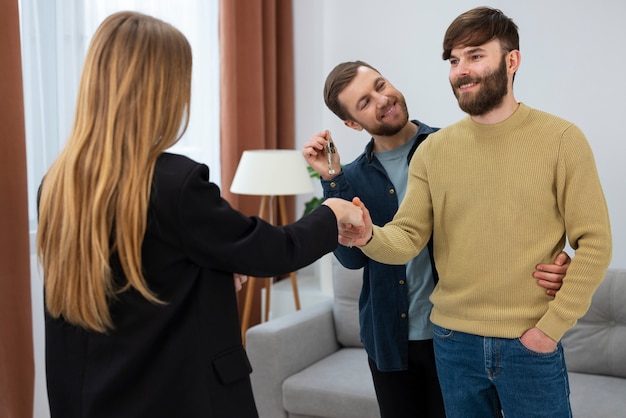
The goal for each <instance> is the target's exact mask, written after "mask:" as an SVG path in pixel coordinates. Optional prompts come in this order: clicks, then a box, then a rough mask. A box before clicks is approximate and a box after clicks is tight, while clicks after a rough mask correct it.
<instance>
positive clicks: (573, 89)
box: [294, 0, 626, 268]
mask: <svg viewBox="0 0 626 418" xmlns="http://www.w3.org/2000/svg"><path fill="white" fill-rule="evenodd" d="M385 3H386V4H382V3H381V2H380V1H378V0H321V1H306V0H294V19H295V20H294V27H295V28H296V30H295V57H296V63H295V70H296V74H295V79H296V147H297V148H298V149H301V148H302V145H303V144H304V142H306V140H307V139H308V138H309V137H310V136H311V135H312V134H313V133H315V132H319V131H321V130H323V129H330V130H331V132H332V134H333V139H334V140H335V142H336V143H337V146H338V148H339V151H340V154H341V156H342V161H344V162H349V161H351V160H352V159H354V158H355V157H356V156H357V155H358V154H360V153H361V151H362V150H363V147H364V146H365V144H366V143H367V141H368V140H369V137H368V136H367V134H365V133H359V132H356V131H353V130H351V129H348V128H346V127H345V126H343V124H342V123H341V121H339V120H338V119H337V118H336V117H335V116H334V115H333V114H332V113H331V112H330V111H329V110H328V109H327V108H326V107H325V105H324V102H323V98H322V89H323V84H324V80H325V78H326V75H327V74H328V72H329V71H330V70H331V69H332V68H333V67H334V66H335V65H336V64H338V63H339V62H343V61H349V60H350V61H351V60H356V59H361V60H364V61H367V62H369V63H370V64H371V65H373V66H374V67H376V68H377V69H378V70H379V71H381V72H382V73H383V75H384V76H385V77H387V78H388V79H389V80H390V81H391V82H392V83H393V84H394V85H395V86H396V87H397V88H398V89H399V90H400V91H402V92H403V93H404V95H405V97H406V100H407V104H408V107H409V111H410V117H411V118H413V119H420V120H422V121H423V122H425V123H427V124H429V125H431V126H445V125H448V124H450V123H453V122H455V121H457V120H458V119H460V118H461V117H463V116H464V114H463V113H462V112H461V111H460V110H459V108H458V106H457V103H456V100H455V99H454V96H453V95H452V92H451V89H450V86H449V84H448V67H449V65H448V63H447V62H444V61H443V60H442V59H441V43H442V40H443V34H444V32H445V30H446V28H447V27H448V25H449V24H450V23H451V22H452V20H453V19H454V18H455V17H456V16H458V15H459V14H460V13H462V12H464V11H466V10H469V9H471V8H473V7H476V6H480V5H483V4H484V3H476V2H474V1H469V0H456V1H454V2H443V1H442V2H437V1H424V0H421V1H419V0H418V1H416V0H390V1H388V2H385ZM488 5H489V6H492V7H497V8H500V9H501V10H502V11H503V12H504V13H505V14H506V15H508V16H509V17H511V18H513V20H514V21H515V22H516V23H517V25H518V26H519V29H520V49H521V53H522V65H521V68H520V70H519V71H518V74H517V76H516V79H515V96H516V98H517V99H518V100H519V101H522V102H524V103H526V104H528V105H530V106H531V107H535V108H538V109H541V110H544V111H547V112H550V113H553V114H556V115H558V116H561V117H564V118H566V119H568V120H570V121H572V122H574V123H576V124H577V125H578V126H580V127H581V129H582V130H583V131H584V132H585V134H586V135H587V138H588V140H589V142H590V144H591V147H592V148H593V151H594V154H595V158H596V163H597V165H598V171H599V173H600V177H601V180H602V184H603V187H604V192H605V195H606V199H607V202H608V205H609V211H610V215H611V224H612V229H613V247H614V249H613V261H612V263H611V267H614V268H626V216H624V213H626V188H625V187H624V184H625V180H624V179H625V178H626V138H625V136H626V134H625V133H624V132H625V130H624V128H623V127H622V126H621V122H622V118H624V119H626V105H625V104H624V97H626V83H624V82H623V81H622V79H623V72H624V69H625V68H626V54H624V53H623V51H624V45H623V42H624V40H626V27H625V26H624V25H623V22H622V20H623V16H624V15H625V14H626V3H624V2H623V0H598V1H596V2H592V3H590V2H572V1H571V0H550V1H546V0H526V1H524V2H511V1H510V0H509V1H505V0H493V1H491V2H490V3H489V4H488ZM318 190H320V189H318ZM303 199H304V198H300V200H301V201H302V200H303ZM537 233H538V234H540V233H541V231H537Z"/></svg>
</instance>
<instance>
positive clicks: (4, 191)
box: [0, 0, 35, 418]
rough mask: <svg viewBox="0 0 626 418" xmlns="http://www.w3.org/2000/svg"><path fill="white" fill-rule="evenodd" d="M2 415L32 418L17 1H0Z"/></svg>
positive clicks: (0, 394) (24, 161) (29, 312)
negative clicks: (0, 63)
mask: <svg viewBox="0 0 626 418" xmlns="http://www.w3.org/2000/svg"><path fill="white" fill-rule="evenodd" d="M0 10H2V13H0V39H2V41H1V42H0V62H2V65H0V126H1V127H2V135H1V137H0V417H2V418H23V417H32V416H33V396H34V395H33V390H34V379H35V365H34V358H33V330H32V311H31V303H30V300H31V299H30V255H29V254H30V250H29V238H28V190H27V183H26V136H25V131H24V99H23V95H22V64H21V55H20V30H19V13H18V0H0Z"/></svg>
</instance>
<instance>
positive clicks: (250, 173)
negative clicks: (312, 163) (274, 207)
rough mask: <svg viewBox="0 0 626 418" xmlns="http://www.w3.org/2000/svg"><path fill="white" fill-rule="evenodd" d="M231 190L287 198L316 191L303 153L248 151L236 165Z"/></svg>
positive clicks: (273, 150) (291, 151)
mask: <svg viewBox="0 0 626 418" xmlns="http://www.w3.org/2000/svg"><path fill="white" fill-rule="evenodd" d="M230 191H231V192H232V193H237V194H247V195H259V196H288V195H294V194H305V193H312V192H313V184H312V182H311V177H310V176H309V172H308V170H307V167H306V162H305V161H304V157H302V154H301V153H300V151H296V150H277V149H272V150H265V149H264V150H248V151H244V152H243V154H242V155H241V160H240V161H239V166H237V171H236V172H235V177H234V178H233V183H232V185H231V186H230Z"/></svg>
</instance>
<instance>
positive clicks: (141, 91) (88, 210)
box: [37, 12, 192, 332]
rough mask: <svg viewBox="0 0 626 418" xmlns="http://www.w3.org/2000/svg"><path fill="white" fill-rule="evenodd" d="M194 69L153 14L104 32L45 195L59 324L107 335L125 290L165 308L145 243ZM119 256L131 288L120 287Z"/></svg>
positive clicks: (50, 300) (49, 276)
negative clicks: (153, 192) (146, 268)
mask: <svg viewBox="0 0 626 418" xmlns="http://www.w3.org/2000/svg"><path fill="white" fill-rule="evenodd" d="M191 65H192V57H191V47H190V45H189V43H188V41H187V39H186V38H185V37H184V35H183V34H182V33H180V32H179V31H178V30H177V29H176V28H174V27H173V26H171V25H169V24H167V23H165V22H163V21H161V20H158V19H155V18H153V17H150V16H146V15H143V14H140V13H135V12H120V13H116V14H113V15H111V16H109V17H108V18H107V19H106V20H104V21H103V22H102V24H101V25H100V27H99V28H98V30H97V31H96V33H95V35H94V37H93V39H92V41H91V44H90V46H89V51H88V52H87V57H86V59H85V64H84V69H83V74H82V77H81V81H80V87H79V92H78V99H77V106H76V115H75V121H74V125H73V128H72V132H71V134H70V137H69V139H68V141H67V144H66V146H65V148H64V149H63V151H62V152H61V153H60V155H59V157H58V158H57V160H56V161H55V162H54V163H53V164H52V166H51V168H50V170H49V171H48V173H47V174H46V175H45V177H44V179H43V181H42V185H41V189H40V199H39V227H38V232H37V252H38V255H39V259H40V261H41V264H42V266H43V272H44V288H45V301H46V308H47V310H48V312H49V313H50V314H51V315H52V316H53V317H55V318H58V317H63V319H64V320H66V321H68V322H70V323H72V324H75V325H77V326H80V327H83V328H85V329H88V330H93V331H97V332H106V331H107V330H109V329H112V328H113V327H114V324H113V321H112V318H111V314H110V310H109V304H110V302H111V300H112V299H114V298H115V297H116V295H117V294H118V293H120V292H123V291H126V290H128V289H129V288H134V289H136V290H137V291H138V292H139V293H141V295H143V297H145V298H146V299H148V300H150V301H152V302H154V303H162V302H161V301H160V300H159V298H158V295H155V294H153V293H152V292H151V290H150V289H149V288H148V285H147V283H146V280H145V277H144V274H143V271H142V257H141V246H142V241H143V237H144V234H145V231H146V223H147V211H148V203H149V198H150V189H151V183H152V176H153V173H154V167H155V164H156V160H157V158H158V156H159V155H160V154H161V153H162V152H163V151H164V150H165V149H167V148H169V147H170V146H172V145H173V144H175V143H176V142H177V141H178V140H179V139H180V137H181V136H182V134H183V133H184V132H185V130H186V128H187V123H188V120H189V104H190V96H191ZM114 254H116V255H117V256H119V260H120V262H121V266H122V269H123V271H124V275H125V276H126V280H127V282H126V283H121V284H120V283H119V282H118V284H117V285H116V282H115V280H114V277H113V271H112V268H111V264H110V263H111V256H112V255H114Z"/></svg>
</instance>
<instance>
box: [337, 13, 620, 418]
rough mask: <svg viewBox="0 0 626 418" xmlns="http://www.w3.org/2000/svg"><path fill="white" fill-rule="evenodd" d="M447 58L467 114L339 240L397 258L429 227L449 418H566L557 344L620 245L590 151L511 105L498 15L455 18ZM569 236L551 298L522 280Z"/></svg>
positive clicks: (573, 133)
mask: <svg viewBox="0 0 626 418" xmlns="http://www.w3.org/2000/svg"><path fill="white" fill-rule="evenodd" d="M443 50H444V52H443V58H444V59H445V60H449V62H450V75H449V78H450V84H451V86H452V90H453V92H454V95H455V96H456V97H457V100H458V102H459V106H460V107H461V108H462V109H463V110H464V111H465V112H467V113H468V117H466V118H464V119H462V120H461V121H459V122H457V123H455V124H453V125H451V126H449V127H447V128H443V129H441V130H439V131H438V132H436V133H433V134H431V135H430V136H429V137H428V139H427V140H425V141H424V142H423V143H422V144H421V145H420V146H419V147H418V148H417V150H416V151H415V155H414V156H413V158H412V160H411V165H410V167H409V180H408V184H407V191H406V195H405V197H404V199H403V201H402V204H401V206H400V208H399V209H398V212H397V214H396V215H395V216H394V218H393V220H392V221H391V222H389V223H387V224H386V225H385V226H384V227H379V226H373V225H372V222H366V228H365V232H363V231H356V230H350V229H342V230H341V231H340V234H341V235H342V238H341V240H340V242H341V243H344V244H354V245H358V246H360V249H361V250H362V251H363V252H364V253H365V254H366V255H367V256H369V257H370V258H372V259H374V260H377V261H379V262H384V263H389V264H402V263H406V262H407V261H408V260H410V259H412V258H413V257H414V256H415V255H416V254H418V253H419V252H420V250H422V248H424V247H425V246H426V244H427V243H428V241H429V238H430V237H431V233H432V236H433V237H434V245H433V255H434V259H435V263H436V266H437V271H438V273H439V282H438V283H437V285H436V287H435V289H434V291H433V294H432V296H431V299H430V300H431V302H432V303H433V309H432V313H431V320H432V322H433V324H434V347H435V358H436V363H437V373H438V376H439V381H440V384H441V389H442V393H443V399H444V405H445V410H446V414H447V416H449V417H476V418H481V417H495V416H500V413H501V412H503V414H504V416H506V417H507V418H514V417H525V418H526V417H550V418H554V417H570V416H571V408H570V404H569V384H568V379H567V371H566V368H565V360H564V354H563V349H562V347H561V344H560V342H559V341H560V339H561V337H562V336H563V334H564V333H565V332H566V331H567V330H568V329H569V328H571V327H572V326H573V325H574V324H575V323H576V321H577V320H578V319H579V318H580V317H581V316H583V315H584V313H585V312H586V311H587V309H588V307H589V304H590V302H591V298H592V296H593V293H594V292H595V290H596V288H597V286H598V285H599V284H600V282H601V280H602V278H603V277H604V274H605V271H606V269H607V267H608V265H609V262H610V259H611V250H612V246H611V229H610V225H609V217H608V210H607V206H606V202H605V199H604V194H603V191H602V187H601V184H600V180H599V177H598V173H597V169H596V166H595V161H594V158H593V154H592V152H591V148H590V146H589V144H588V142H587V140H586V138H585V136H584V134H583V133H582V131H581V130H580V129H579V128H578V127H577V126H576V125H574V124H573V123H571V122H568V121H566V120H563V119H561V118H558V117H556V116H553V115H550V114H548V113H545V112H542V111H539V110H536V109H533V108H531V107H529V106H527V105H525V104H523V103H520V102H518V101H517V100H516V99H515V97H514V94H513V80H514V77H515V73H516V71H517V70H518V68H519V65H520V61H521V54H520V51H519V35H518V30H517V26H516V25H515V24H514V23H513V21H512V20H511V19H510V18H508V17H507V16H505V15H504V14H503V13H502V12H501V11H500V10H497V9H492V8H488V7H480V8H476V9H472V10H470V11H468V12H466V13H463V14H462V15H460V16H459V17H458V18H457V19H455V20H454V21H453V22H452V24H451V25H450V27H449V28H448V30H447V31H446V34H445V37H444V42H443ZM365 204H366V205H368V204H369V203H367V202H365ZM372 212H373V211H372ZM364 213H365V214H366V217H367V210H365V209H364ZM372 218H373V216H372ZM374 224H376V222H375V221H374ZM566 239H568V240H569V244H570V246H571V247H572V248H573V249H574V250H575V251H576V253H575V255H574V257H573V258H572V262H571V265H570V267H569V269H568V271H567V276H566V278H565V279H564V280H563V285H562V287H561V289H560V290H559V292H558V293H557V294H556V296H555V297H554V298H552V297H548V295H546V294H545V292H543V291H541V290H540V289H538V288H537V287H536V286H535V285H534V284H532V283H531V282H530V281H529V280H528V277H529V275H530V274H531V273H532V271H533V268H534V265H535V263H536V262H537V261H538V260H540V261H543V262H547V261H549V260H552V259H553V258H554V257H555V256H556V255H557V254H558V253H559V252H560V251H561V250H562V249H563V247H564V245H565V241H566Z"/></svg>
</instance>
